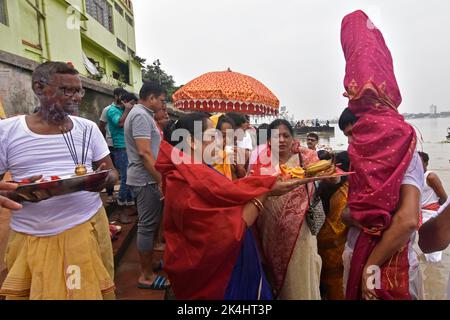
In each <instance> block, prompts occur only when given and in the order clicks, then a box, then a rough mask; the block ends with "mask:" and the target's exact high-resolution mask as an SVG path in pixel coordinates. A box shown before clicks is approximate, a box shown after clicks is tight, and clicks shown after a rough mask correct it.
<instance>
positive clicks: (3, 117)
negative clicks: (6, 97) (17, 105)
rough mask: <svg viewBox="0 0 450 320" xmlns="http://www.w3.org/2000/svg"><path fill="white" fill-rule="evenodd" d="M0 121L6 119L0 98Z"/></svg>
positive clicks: (0, 98)
mask: <svg viewBox="0 0 450 320" xmlns="http://www.w3.org/2000/svg"><path fill="white" fill-rule="evenodd" d="M1 119H6V113H5V109H3V101H2V97H0V120H1Z"/></svg>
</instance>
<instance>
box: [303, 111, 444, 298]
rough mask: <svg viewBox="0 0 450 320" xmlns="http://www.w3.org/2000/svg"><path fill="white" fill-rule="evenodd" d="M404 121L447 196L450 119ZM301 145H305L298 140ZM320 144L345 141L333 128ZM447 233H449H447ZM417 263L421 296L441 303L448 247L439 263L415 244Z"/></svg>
mask: <svg viewBox="0 0 450 320" xmlns="http://www.w3.org/2000/svg"><path fill="white" fill-rule="evenodd" d="M408 122H409V123H410V124H411V125H413V126H414V128H416V132H417V137H418V141H419V143H418V146H417V149H418V150H419V151H424V152H426V153H428V155H429V156H430V162H429V167H428V169H429V170H431V171H434V172H436V173H437V174H438V175H439V177H440V178H441V181H442V183H443V185H444V188H445V190H446V191H447V194H450V143H446V136H447V128H449V127H450V118H437V119H410V120H408ZM302 141H303V145H306V142H305V139H304V137H302ZM320 144H325V145H329V146H331V147H332V148H333V149H334V150H346V149H347V147H348V143H347V138H346V137H345V136H344V134H343V133H342V132H341V131H340V130H339V127H338V126H337V125H336V129H335V134H334V135H330V134H321V135H320ZM449 232H450V230H449ZM414 247H415V250H416V252H417V254H418V256H419V260H420V270H421V273H422V277H423V284H424V290H423V295H422V297H423V298H424V299H428V300H443V299H446V295H447V283H448V279H449V273H450V247H449V248H448V249H447V250H446V251H445V252H444V254H443V259H442V261H441V262H439V263H428V262H426V260H425V258H424V256H423V254H422V252H421V251H420V249H419V248H418V246H417V244H416V245H415V246H414Z"/></svg>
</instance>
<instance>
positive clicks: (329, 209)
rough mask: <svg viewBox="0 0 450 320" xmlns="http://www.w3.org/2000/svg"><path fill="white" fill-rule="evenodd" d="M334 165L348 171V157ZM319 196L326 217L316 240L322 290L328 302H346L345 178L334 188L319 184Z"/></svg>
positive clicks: (341, 155)
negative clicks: (344, 255) (344, 261)
mask: <svg viewBox="0 0 450 320" xmlns="http://www.w3.org/2000/svg"><path fill="white" fill-rule="evenodd" d="M336 163H338V164H341V165H340V168H341V169H342V170H344V171H349V160H348V153H347V152H341V153H339V154H337V155H336ZM318 192H319V194H320V198H321V200H322V203H323V208H324V211H325V214H326V216H327V218H326V220H325V224H324V225H323V227H322V229H321V230H320V232H319V234H318V236H317V242H318V246H319V254H320V256H321V258H322V273H321V277H320V283H321V289H322V290H323V291H322V292H323V294H324V298H325V299H327V300H345V294H344V283H343V282H344V265H343V261H342V254H343V252H344V246H345V242H346V240H347V231H348V228H347V226H346V225H345V224H344V223H343V222H342V219H341V218H342V214H343V212H344V210H345V209H346V208H347V199H348V181H347V177H342V178H341V181H340V182H339V183H338V184H336V185H330V184H329V183H326V182H322V183H321V184H320V187H319V191H318Z"/></svg>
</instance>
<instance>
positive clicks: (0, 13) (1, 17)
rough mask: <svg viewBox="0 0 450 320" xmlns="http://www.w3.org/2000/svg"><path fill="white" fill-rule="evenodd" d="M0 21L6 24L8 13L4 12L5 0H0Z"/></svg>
mask: <svg viewBox="0 0 450 320" xmlns="http://www.w3.org/2000/svg"><path fill="white" fill-rule="evenodd" d="M0 23H3V24H5V25H8V15H7V12H6V0H0Z"/></svg>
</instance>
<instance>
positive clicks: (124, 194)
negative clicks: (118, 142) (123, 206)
mask: <svg viewBox="0 0 450 320" xmlns="http://www.w3.org/2000/svg"><path fill="white" fill-rule="evenodd" d="M113 153H114V163H115V166H116V169H117V170H118V171H119V173H120V190H119V197H118V200H119V201H121V202H131V201H133V195H132V194H131V190H130V188H129V187H128V186H127V169H128V157H127V151H126V150H125V149H114V152H113Z"/></svg>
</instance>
